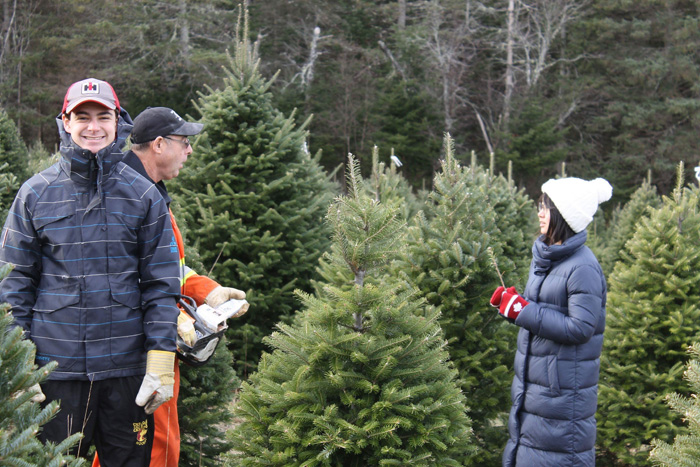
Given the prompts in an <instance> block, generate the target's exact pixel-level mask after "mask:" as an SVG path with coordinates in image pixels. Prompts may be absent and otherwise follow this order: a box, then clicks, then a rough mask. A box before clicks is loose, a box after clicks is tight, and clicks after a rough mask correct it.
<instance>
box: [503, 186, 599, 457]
mask: <svg viewBox="0 0 700 467" xmlns="http://www.w3.org/2000/svg"><path fill="white" fill-rule="evenodd" d="M611 195H612V187H611V186H610V184H609V183H608V182H607V181H605V180H603V179H601V178H598V179H595V180H592V181H586V180H581V179H579V178H561V179H556V180H549V181H547V182H546V183H545V184H544V185H542V196H541V197H540V200H539V203H538V217H539V221H540V233H541V235H540V236H539V237H538V238H537V240H535V243H534V245H533V247H532V263H531V264H530V275H529V278H528V281H527V286H526V287H525V291H524V293H523V294H522V295H520V294H518V292H517V291H516V290H515V288H513V287H509V288H508V289H504V288H503V287H499V288H498V289H496V291H495V292H494V294H493V296H492V297H491V304H492V305H493V306H496V307H498V308H499V313H500V314H501V315H502V316H503V317H505V318H506V319H508V320H509V321H511V322H513V323H515V324H516V325H517V326H519V327H520V331H519V333H518V344H517V351H516V354H515V363H514V370H515V375H514V378H513V384H512V387H511V400H512V404H513V405H512V407H511V410H510V418H509V420H508V431H509V435H510V438H509V440H508V443H507V445H506V448H505V451H504V453H503V466H504V467H511V466H518V467H532V466H537V467H547V466H552V467H564V466H571V467H574V466H575V467H582V466H593V465H595V437H596V420H595V412H596V405H597V400H598V374H599V370H600V353H601V350H602V347H603V331H604V329H605V301H606V283H605V277H604V276H603V271H602V269H601V268H600V265H599V264H598V260H597V259H596V258H595V256H594V255H593V252H592V251H591V250H590V249H589V248H588V247H587V246H585V245H584V243H585V242H586V238H587V233H586V226H587V225H588V224H589V223H590V222H591V220H592V219H593V215H594V214H595V212H596V210H597V209H598V204H599V203H601V202H603V201H607V200H608V199H610V197H611Z"/></svg>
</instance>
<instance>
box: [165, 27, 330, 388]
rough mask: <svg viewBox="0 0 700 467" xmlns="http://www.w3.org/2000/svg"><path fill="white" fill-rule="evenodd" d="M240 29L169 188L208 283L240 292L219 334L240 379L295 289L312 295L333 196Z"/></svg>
mask: <svg viewBox="0 0 700 467" xmlns="http://www.w3.org/2000/svg"><path fill="white" fill-rule="evenodd" d="M243 26H244V27H243V28H242V29H243V31H240V32H239V33H238V38H239V39H238V41H237V43H236V46H235V49H234V55H233V57H232V58H231V61H230V64H229V67H230V68H229V69H228V70H227V77H226V79H225V80H224V82H223V87H222V88H220V89H212V88H208V94H206V95H204V94H202V95H201V98H200V99H199V101H198V103H197V105H196V107H197V110H198V111H199V112H200V113H201V115H202V117H201V120H200V121H201V122H202V123H203V124H204V132H203V134H202V135H201V137H200V138H199V139H198V140H197V142H196V143H195V151H196V155H195V156H193V157H192V158H191V159H190V161H189V162H188V165H187V167H186V168H185V169H184V170H183V171H182V173H181V174H180V176H179V177H178V178H177V179H176V180H175V182H176V183H174V185H173V190H172V191H173V195H174V196H175V197H176V198H177V199H178V201H179V204H180V205H181V206H183V209H182V211H181V212H179V213H176V215H177V216H178V219H179V218H181V217H182V218H183V219H185V221H186V222H187V224H188V226H189V234H188V236H189V240H190V241H191V242H194V244H195V246H196V248H197V249H198V251H199V253H200V255H201V258H202V263H203V264H204V265H205V267H206V268H207V269H210V270H211V276H212V277H214V278H216V280H217V281H219V282H220V283H221V284H222V285H225V286H230V287H235V288H238V289H242V290H244V291H246V293H247V300H248V302H250V311H249V312H248V314H247V315H246V316H244V317H243V318H241V324H238V323H237V325H236V326H231V327H230V328H229V333H228V337H229V345H230V348H231V350H232V351H233V352H234V355H235V358H236V365H237V371H238V373H239V374H240V375H246V374H247V373H248V372H249V371H250V370H251V369H254V368H255V365H256V364H257V361H258V359H259V356H260V354H261V353H262V351H263V345H262V337H263V336H265V335H267V334H269V333H270V332H271V331H272V327H273V326H274V324H276V323H277V322H278V321H280V319H283V318H284V317H286V316H289V315H291V314H292V312H293V311H295V308H296V306H297V302H296V301H295V298H294V296H293V292H294V289H295V288H299V289H301V290H305V291H310V290H311V288H312V287H311V284H310V281H311V279H312V277H313V275H314V271H315V268H316V266H317V264H318V258H319V257H320V255H321V254H322V253H323V252H324V251H325V250H326V249H327V247H328V230H327V227H326V226H325V224H324V222H323V215H324V211H325V208H326V206H327V205H328V202H329V201H330V199H331V198H332V192H331V185H330V183H329V182H328V180H327V178H326V176H325V174H324V172H323V170H322V168H321V166H320V165H319V163H318V156H317V157H312V156H311V155H310V154H309V153H308V151H307V150H306V138H307V136H308V134H307V131H306V130H305V128H306V126H307V125H308V123H309V122H308V120H307V121H306V122H305V123H304V124H302V125H301V126H300V127H297V126H296V124H295V121H294V115H291V116H285V115H283V114H282V113H281V112H280V111H278V110H277V109H276V108H275V107H274V106H273V104H272V96H271V94H270V93H269V92H268V89H269V87H270V86H271V84H272V80H267V79H265V78H263V76H262V75H261V74H260V71H259V68H258V62H259V60H258V58H257V52H256V50H255V48H253V47H251V44H250V43H249V41H248V39H247V37H248V30H247V14H246V15H245V21H244V23H243Z"/></svg>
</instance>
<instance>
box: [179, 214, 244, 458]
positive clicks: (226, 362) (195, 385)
mask: <svg viewBox="0 0 700 467" xmlns="http://www.w3.org/2000/svg"><path fill="white" fill-rule="evenodd" d="M174 209H175V208H174ZM178 226H179V227H180V231H181V232H182V234H183V238H184V239H185V240H187V238H188V225H187V224H186V223H185V222H184V220H182V219H180V222H179V224H178ZM185 257H186V258H187V266H189V267H190V268H192V269H194V270H195V271H197V272H199V273H204V272H205V271H204V267H203V266H202V264H201V259H200V256H199V252H198V251H197V250H196V249H195V248H193V247H192V246H191V245H190V244H189V242H187V241H185ZM237 324H238V320H229V322H228V325H229V326H236V325H237ZM180 382H181V383H180V396H179V398H178V412H179V415H180V438H181V441H182V442H181V445H180V464H179V465H180V466H182V467H204V466H212V467H213V466H218V465H221V459H220V455H221V453H222V452H226V451H228V450H229V449H231V442H230V441H228V440H227V438H226V433H225V430H224V428H223V427H225V426H228V425H229V424H230V423H231V421H232V417H233V415H232V414H231V405H232V403H233V399H234V398H235V395H236V389H238V387H239V386H240V380H239V379H238V377H237V376H236V372H235V371H234V369H233V355H232V353H231V351H230V350H229V349H228V348H227V346H226V340H225V339H224V340H222V342H220V343H219V346H218V347H217V349H216V353H215V354H214V356H212V358H211V359H210V360H209V362H207V364H206V365H203V366H200V367H191V366H189V365H186V364H184V363H181V364H180Z"/></svg>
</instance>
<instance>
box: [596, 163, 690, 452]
mask: <svg viewBox="0 0 700 467" xmlns="http://www.w3.org/2000/svg"><path fill="white" fill-rule="evenodd" d="M681 170H682V164H681V165H679V172H680V171H681ZM682 179H683V178H682V176H681V175H680V174H679V177H678V180H679V182H678V185H677V187H676V189H675V190H674V192H673V195H672V196H671V197H664V198H663V204H662V205H661V206H660V207H659V208H657V209H652V210H650V212H649V216H648V217H647V218H642V219H641V223H640V225H639V227H638V228H637V230H636V232H635V234H634V236H633V237H632V238H631V239H630V240H629V241H628V242H627V245H626V247H625V250H624V251H623V253H622V259H621V260H620V261H619V262H618V263H617V265H616V266H615V269H614V271H613V273H612V275H611V276H610V281H609V294H608V306H607V310H608V318H607V329H606V331H605V344H604V348H605V352H603V355H602V359H601V384H600V394H599V404H598V414H599V415H598V417H597V418H598V420H600V422H599V424H598V443H599V445H600V446H601V447H602V450H603V452H604V454H605V455H606V456H607V458H608V459H607V460H608V461H610V462H613V461H612V460H610V459H611V458H612V459H614V460H615V461H616V462H622V463H624V464H631V465H635V466H638V465H648V464H649V461H648V459H647V456H648V450H649V445H650V442H651V440H652V439H654V438H659V439H671V438H672V437H673V436H674V435H677V434H679V433H682V432H684V431H685V429H684V428H683V427H682V426H681V424H680V420H679V417H677V416H676V415H675V414H673V413H669V411H668V410H667V408H666V405H665V403H664V399H665V397H666V395H667V394H670V393H672V392H674V391H675V392H687V391H688V384H687V382H685V381H683V380H682V379H681V377H680V375H681V373H682V372H683V367H684V360H685V351H686V349H687V348H688V346H689V345H690V344H692V343H693V342H696V341H698V340H699V339H700V306H699V304H700V290H699V289H698V283H700V211H699V210H698V201H699V200H700V190H699V189H698V187H693V188H683V187H682Z"/></svg>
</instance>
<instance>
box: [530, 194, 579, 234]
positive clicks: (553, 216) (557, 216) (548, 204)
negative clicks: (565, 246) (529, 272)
mask: <svg viewBox="0 0 700 467" xmlns="http://www.w3.org/2000/svg"><path fill="white" fill-rule="evenodd" d="M542 206H544V207H545V208H547V209H549V227H548V228H547V233H546V234H544V242H545V243H546V244H547V245H554V244H555V243H559V242H562V243H564V242H565V241H567V240H568V239H569V238H571V237H573V236H574V235H576V232H574V231H573V230H572V229H571V227H569V224H567V223H566V221H565V220H564V217H562V215H561V213H560V212H559V210H558V209H557V207H556V206H555V205H554V203H553V202H552V199H551V198H550V197H549V196H547V193H542V195H541V196H540V199H539V200H538V201H537V208H538V209H539V208H540V207H542Z"/></svg>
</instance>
